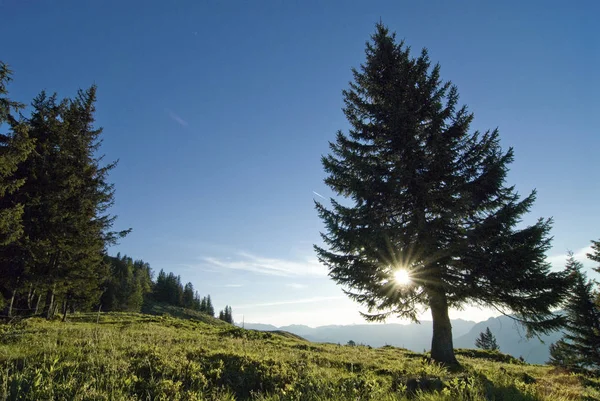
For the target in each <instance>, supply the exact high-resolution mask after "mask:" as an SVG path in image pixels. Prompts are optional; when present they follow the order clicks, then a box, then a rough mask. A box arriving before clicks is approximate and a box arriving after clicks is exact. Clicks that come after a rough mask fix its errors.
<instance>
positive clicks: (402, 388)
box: [0, 310, 600, 401]
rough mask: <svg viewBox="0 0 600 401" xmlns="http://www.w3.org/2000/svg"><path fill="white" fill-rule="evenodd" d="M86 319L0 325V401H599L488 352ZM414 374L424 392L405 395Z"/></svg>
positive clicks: (201, 323) (168, 322)
mask: <svg viewBox="0 0 600 401" xmlns="http://www.w3.org/2000/svg"><path fill="white" fill-rule="evenodd" d="M156 312H157V313H158V312H159V311H156ZM162 312H163V313H164V312H166V311H164V310H163V311H162ZM171 312H174V311H171ZM179 312H181V311H179ZM181 313H184V312H181ZM185 313H187V312H185ZM96 317H97V316H96V314H80V315H74V316H72V317H70V319H69V322H65V323H62V322H59V321H52V322H49V321H45V320H42V319H29V320H25V321H21V322H18V323H16V324H13V325H0V399H8V400H223V401H224V400H257V401H284V400H290V401H292V400H383V401H386V400H432V401H433V400H448V401H450V400H459V401H460V400H465V401H466V400H469V401H476V400H507V401H508V400H515V401H519V400H552V401H560V400H577V399H584V400H585V399H587V400H600V390H599V388H600V380H598V379H592V378H586V377H583V376H580V375H573V374H569V373H566V372H561V371H557V370H556V369H553V368H550V367H547V366H539V365H527V364H523V363H521V362H519V361H518V360H515V359H514V358H511V357H507V356H505V355H502V354H499V353H490V352H484V351H473V350H459V351H458V352H457V353H458V358H459V360H460V362H461V364H462V368H461V369H459V370H455V371H449V370H448V369H446V368H444V367H441V366H439V365H437V364H433V363H430V362H429V361H428V359H427V357H426V356H425V355H422V354H416V353H414V352H410V351H407V350H403V349H400V348H395V347H383V348H373V349H371V348H369V347H364V346H357V347H350V346H339V345H335V344H316V343H310V342H308V341H306V340H303V339H301V338H298V337H297V336H294V335H290V334H289V333H277V332H258V331H252V330H244V329H241V328H237V327H234V326H231V325H228V324H223V323H222V322H219V321H215V320H216V319H211V318H208V317H202V316H200V319H195V318H193V319H192V320H183V319H179V318H175V317H172V316H168V315H162V316H156V315H143V314H125V313H105V314H101V315H100V319H99V322H98V323H96ZM188 317H189V316H188ZM415 379H419V380H421V382H424V381H427V383H429V384H431V383H434V384H435V385H432V386H429V384H426V385H425V387H431V388H436V390H431V391H417V392H416V393H414V394H413V393H411V392H410V391H409V388H410V387H411V386H412V384H414V383H415Z"/></svg>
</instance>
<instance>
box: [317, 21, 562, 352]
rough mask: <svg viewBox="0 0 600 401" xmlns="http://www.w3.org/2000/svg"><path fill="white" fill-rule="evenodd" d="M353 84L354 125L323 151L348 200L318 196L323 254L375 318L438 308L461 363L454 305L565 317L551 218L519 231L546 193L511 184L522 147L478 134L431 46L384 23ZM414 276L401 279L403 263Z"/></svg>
mask: <svg viewBox="0 0 600 401" xmlns="http://www.w3.org/2000/svg"><path fill="white" fill-rule="evenodd" d="M353 74H354V80H353V82H351V83H350V88H349V89H348V90H346V91H344V92H343V94H344V102H345V108H344V112H345V115H346V118H347V119H348V122H349V123H350V126H351V128H350V131H349V135H346V134H344V133H342V132H341V131H340V132H338V133H337V136H336V140H335V142H333V143H330V149H331V152H330V154H329V155H327V156H324V157H323V158H322V164H323V167H324V170H325V172H326V173H327V177H326V179H325V183H326V184H327V185H328V186H329V187H330V188H331V189H332V190H333V191H334V192H335V193H336V194H337V195H338V196H341V197H343V198H344V200H343V201H339V200H336V199H331V207H326V206H325V205H323V204H321V203H319V202H315V204H316V209H317V212H318V215H319V216H320V218H321V219H322V220H323V222H324V224H325V233H323V234H322V238H323V241H324V244H325V245H324V246H323V247H322V246H315V250H316V252H317V255H318V258H319V260H320V261H321V262H322V263H323V264H325V265H326V266H327V267H328V268H329V275H330V277H331V278H332V279H333V280H335V281H336V282H337V283H338V284H340V285H342V286H343V288H344V291H345V293H346V294H347V295H348V296H349V297H350V298H351V299H353V300H355V301H357V302H359V303H360V304H362V305H364V306H366V307H367V311H368V313H364V314H363V315H364V316H365V318H367V319H368V320H371V321H380V320H384V319H385V318H387V317H388V316H393V315H395V316H400V317H403V318H409V319H412V320H416V319H417V313H418V311H419V310H420V307H422V306H425V307H427V308H429V309H430V310H431V313H432V318H433V338H432V345H431V356H432V359H434V360H436V361H438V362H442V363H448V364H454V363H456V358H455V356H454V351H453V344H452V328H451V324H450V319H449V316H448V308H450V307H461V306H463V305H467V304H473V303H477V304H479V305H487V306H492V307H494V308H496V309H499V310H502V311H504V313H506V314H511V315H512V316H516V318H517V319H519V320H520V321H521V322H523V323H524V324H526V326H527V328H528V329H529V333H530V334H535V333H545V332H548V331H550V330H553V329H555V328H557V327H559V326H560V325H561V324H562V319H561V317H560V316H557V315H555V314H554V313H553V312H552V311H553V310H554V309H555V308H556V307H557V306H559V305H560V303H561V301H562V299H563V297H564V296H565V294H566V288H567V285H566V283H567V279H566V274H565V273H564V272H558V273H553V272H551V271H550V269H549V267H550V265H549V264H548V263H547V262H546V256H545V252H546V251H547V250H548V249H549V247H550V237H549V230H550V226H551V221H550V220H543V219H540V220H538V221H537V222H536V223H535V224H533V225H530V226H527V227H523V228H520V229H517V228H516V227H515V226H516V225H517V223H519V222H520V221H521V218H522V216H523V215H524V214H525V213H526V212H528V211H529V209H530V208H531V206H532V205H533V202H534V200H535V192H532V193H531V194H529V195H528V196H526V197H525V198H524V199H520V197H519V195H518V194H517V193H516V191H515V190H514V187H511V186H506V185H505V178H506V175H507V172H508V166H509V164H510V163H511V162H512V161H513V150H512V149H509V150H508V151H506V152H503V151H502V149H501V148H500V138H499V133H498V131H497V130H494V131H491V132H489V131H488V132H485V133H479V132H474V133H470V124H471V122H472V121H473V115H472V114H471V113H470V112H468V111H467V109H466V107H458V92H457V89H456V88H455V87H454V86H452V85H451V84H450V83H449V82H445V83H444V82H442V81H441V79H440V67H439V65H436V66H434V67H433V68H432V67H431V65H430V61H429V57H428V55H427V52H426V51H425V50H423V51H422V53H421V54H420V56H419V57H416V58H413V57H412V56H411V55H410V51H409V48H407V47H406V46H404V44H403V43H402V42H400V43H397V42H396V40H395V35H394V34H391V33H390V32H389V31H388V29H387V28H385V27H384V26H383V25H381V24H379V25H378V26H377V29H376V33H375V34H374V35H373V37H372V41H371V42H370V43H367V48H366V62H365V63H364V64H363V65H362V66H361V68H360V70H353ZM402 269H404V270H406V273H405V274H402V275H403V276H404V277H405V278H406V276H407V275H408V277H409V278H410V280H411V283H410V284H408V285H406V284H401V283H400V282H397V281H396V280H395V277H397V273H398V271H399V270H402Z"/></svg>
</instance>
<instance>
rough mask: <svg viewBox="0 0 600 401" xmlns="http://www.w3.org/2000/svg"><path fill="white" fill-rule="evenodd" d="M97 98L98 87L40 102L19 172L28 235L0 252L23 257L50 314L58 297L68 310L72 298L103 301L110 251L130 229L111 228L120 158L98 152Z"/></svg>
mask: <svg viewBox="0 0 600 401" xmlns="http://www.w3.org/2000/svg"><path fill="white" fill-rule="evenodd" d="M95 101H96V88H95V87H91V88H90V89H88V90H86V91H80V92H79V94H78V96H77V97H76V98H75V99H65V100H62V101H58V100H57V97H56V95H53V96H46V94H45V93H43V92H42V93H41V94H40V95H39V96H38V97H37V98H36V99H34V101H33V103H32V109H33V111H32V115H31V118H30V119H29V120H28V121H27V125H28V129H29V135H30V136H31V138H32V139H34V140H35V148H34V151H33V153H32V155H31V156H30V157H29V158H28V159H27V160H26V161H25V162H24V163H21V164H20V165H19V167H18V169H17V171H16V173H15V174H16V176H17V178H19V179H22V180H23V181H24V185H23V186H22V187H20V188H19V190H18V191H16V192H15V193H14V194H13V201H14V202H17V203H21V204H22V205H23V206H24V212H23V218H22V221H23V229H24V236H23V238H22V239H21V240H20V241H19V242H18V244H16V245H14V246H11V247H4V248H2V249H1V250H0V253H1V254H2V255H3V256H5V257H11V258H12V259H13V260H14V261H18V264H20V265H21V266H22V267H21V270H23V271H27V272H28V275H27V276H26V281H27V283H28V285H29V286H31V287H33V288H35V291H38V292H40V291H42V290H44V291H46V302H45V308H46V315H47V316H48V317H51V316H52V315H53V313H54V311H55V310H56V309H57V305H58V303H57V302H56V301H57V297H59V298H60V300H62V305H63V311H64V312H66V309H67V306H68V305H69V303H71V304H73V303H77V304H79V305H83V304H88V305H89V304H90V303H95V302H97V301H98V298H99V296H100V284H101V283H102V282H103V281H104V280H105V278H106V276H107V275H108V266H107V264H106V263H105V261H104V255H105V251H106V248H107V246H108V245H110V244H112V243H114V242H115V241H116V240H117V238H119V237H122V236H123V235H125V234H127V232H128V230H126V231H121V232H114V231H111V230H110V229H111V227H112V225H113V222H114V219H115V217H114V216H112V215H110V214H109V213H108V209H109V208H110V206H111V205H112V202H113V196H114V189H113V186H112V184H110V183H108V181H107V177H108V173H109V171H110V170H111V169H112V168H114V167H115V163H110V164H107V165H102V163H101V160H102V156H99V155H98V154H97V151H98V148H99V146H100V134H101V129H97V128H94V126H93V124H94V112H95ZM22 284H23V283H22ZM22 284H21V287H22ZM16 289H18V288H15V290H16Z"/></svg>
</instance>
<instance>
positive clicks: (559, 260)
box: [547, 246, 594, 270]
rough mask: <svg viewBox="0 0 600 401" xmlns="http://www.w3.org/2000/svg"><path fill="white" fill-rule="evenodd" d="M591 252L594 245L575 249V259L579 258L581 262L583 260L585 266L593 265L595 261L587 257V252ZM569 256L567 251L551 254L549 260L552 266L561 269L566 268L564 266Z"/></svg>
mask: <svg viewBox="0 0 600 401" xmlns="http://www.w3.org/2000/svg"><path fill="white" fill-rule="evenodd" d="M591 252H592V247H591V246H586V247H585V248H581V249H579V250H578V251H574V252H573V256H574V257H575V260H578V261H579V262H581V263H582V264H583V265H584V266H585V267H592V266H593V265H594V262H592V261H591V260H589V259H588V257H587V254H588V253H591ZM568 257H569V255H567V253H566V252H565V253H563V254H561V255H553V256H549V257H548V259H547V261H548V262H550V264H551V265H552V267H554V268H555V269H559V270H561V269H564V267H565V265H566V263H567V258H568Z"/></svg>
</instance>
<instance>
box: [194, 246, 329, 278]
mask: <svg viewBox="0 0 600 401" xmlns="http://www.w3.org/2000/svg"><path fill="white" fill-rule="evenodd" d="M236 256H237V257H232V258H227V259H224V258H215V257H205V258H203V261H204V262H206V263H208V264H209V265H212V266H213V267H218V268H221V269H231V270H243V271H247V272H252V273H257V274H264V275H270V276H282V277H298V276H325V275H327V269H326V268H325V266H323V265H321V264H320V263H319V262H318V261H317V260H316V259H306V260H303V261H292V260H284V259H274V258H265V257H260V256H256V255H252V254H250V253H247V252H238V253H237V254H236Z"/></svg>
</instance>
